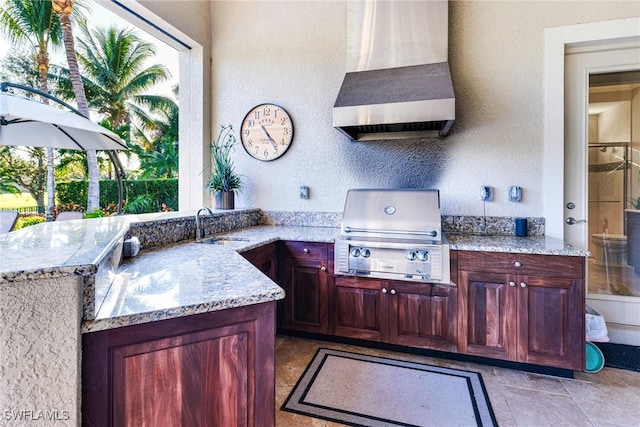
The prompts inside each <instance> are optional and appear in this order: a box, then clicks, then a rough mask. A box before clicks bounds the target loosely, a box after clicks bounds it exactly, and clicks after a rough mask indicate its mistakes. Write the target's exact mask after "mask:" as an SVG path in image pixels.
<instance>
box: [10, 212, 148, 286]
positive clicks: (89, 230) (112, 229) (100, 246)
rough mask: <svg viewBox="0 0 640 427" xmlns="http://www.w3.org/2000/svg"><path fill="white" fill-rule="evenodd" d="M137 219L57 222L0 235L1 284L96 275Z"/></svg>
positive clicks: (111, 218)
mask: <svg viewBox="0 0 640 427" xmlns="http://www.w3.org/2000/svg"><path fill="white" fill-rule="evenodd" d="M134 219H135V216H129V215H123V216H114V217H108V218H98V219H78V220H73V221H59V222H55V221H54V222H46V223H42V224H38V225H34V226H31V227H27V228H23V229H20V230H16V231H12V232H11V233H5V234H0V253H1V254H2V256H1V257H0V283H2V282H15V281H19V280H29V279H45V278H53V277H62V276H65V275H82V276H86V275H90V274H94V273H95V272H96V270H97V268H98V265H99V264H100V262H101V261H102V260H103V259H104V258H105V255H106V254H107V253H108V252H109V251H111V250H112V249H113V247H114V245H117V244H118V242H119V241H121V240H122V239H123V237H124V235H125V233H126V232H127V230H128V229H129V222H130V221H132V220H134Z"/></svg>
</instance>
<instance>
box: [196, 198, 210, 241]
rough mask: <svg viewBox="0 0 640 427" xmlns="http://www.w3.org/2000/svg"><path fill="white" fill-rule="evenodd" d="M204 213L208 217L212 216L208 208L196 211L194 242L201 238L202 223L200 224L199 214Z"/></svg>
mask: <svg viewBox="0 0 640 427" xmlns="http://www.w3.org/2000/svg"><path fill="white" fill-rule="evenodd" d="M202 211H205V212H206V213H207V214H208V215H212V216H213V212H211V209H209V208H208V207H206V206H204V207H202V208H200V209H198V212H196V241H198V240H200V239H201V238H202V233H203V228H204V227H203V226H202V223H201V222H200V212H202Z"/></svg>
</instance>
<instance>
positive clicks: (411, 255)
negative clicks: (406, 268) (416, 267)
mask: <svg viewBox="0 0 640 427" xmlns="http://www.w3.org/2000/svg"><path fill="white" fill-rule="evenodd" d="M407 259H408V260H409V261H413V260H415V259H416V251H407Z"/></svg>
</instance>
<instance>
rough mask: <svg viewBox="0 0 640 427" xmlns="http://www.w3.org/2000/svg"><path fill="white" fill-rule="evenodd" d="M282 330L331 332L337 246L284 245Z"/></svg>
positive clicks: (310, 243)
mask: <svg viewBox="0 0 640 427" xmlns="http://www.w3.org/2000/svg"><path fill="white" fill-rule="evenodd" d="M281 260H282V261H281V265H282V269H283V272H282V275H281V277H282V283H281V286H282V287H283V288H284V290H285V292H286V297H285V299H284V300H282V302H281V304H282V306H281V309H280V310H279V315H280V317H281V319H280V322H279V326H280V327H281V328H282V329H285V330H287V329H289V330H297V331H305V332H313V333H321V334H328V333H329V332H330V325H329V305H330V295H329V283H330V280H331V279H332V275H333V245H330V244H328V243H322V242H294V241H286V242H283V243H282V246H281Z"/></svg>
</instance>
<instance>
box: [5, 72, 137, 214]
mask: <svg viewBox="0 0 640 427" xmlns="http://www.w3.org/2000/svg"><path fill="white" fill-rule="evenodd" d="M9 87H13V88H17V89H21V90H24V91H26V92H30V93H35V94H38V95H40V96H43V97H45V98H47V99H50V100H52V101H54V102H56V103H57V104H59V105H62V106H64V107H66V108H68V109H69V110H71V111H66V110H62V109H60V108H57V107H54V106H52V105H48V104H43V103H42V102H38V101H35V100H32V99H29V98H25V97H21V96H17V95H14V94H11V93H8V92H7V90H8V88H9ZM0 145H12V146H18V145H19V146H28V147H45V148H63V149H68V150H85V151H86V150H105V151H106V152H107V155H108V156H109V158H110V159H111V162H112V163H113V166H114V168H115V172H116V177H117V179H118V214H120V213H122V200H123V194H124V183H123V180H124V178H125V174H124V169H123V167H122V164H121V163H120V159H118V156H117V155H116V152H115V150H128V147H127V144H126V143H125V142H124V141H123V140H122V139H121V138H120V137H119V136H118V135H117V134H115V133H113V132H111V131H110V130H108V129H107V128H105V127H103V126H100V125H98V124H96V123H93V122H92V121H91V120H89V119H88V118H87V117H85V116H83V115H82V113H80V112H79V111H78V110H77V109H75V108H73V107H72V106H70V105H69V104H67V103H66V102H64V101H62V100H60V99H58V98H56V97H55V96H52V95H50V94H48V93H45V92H42V91H40V90H38V89H34V88H31V87H29V86H24V85H21V84H17V83H9V82H2V83H0Z"/></svg>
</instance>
